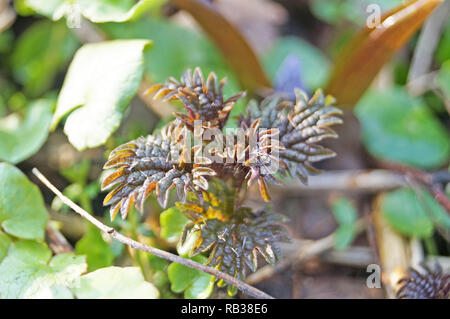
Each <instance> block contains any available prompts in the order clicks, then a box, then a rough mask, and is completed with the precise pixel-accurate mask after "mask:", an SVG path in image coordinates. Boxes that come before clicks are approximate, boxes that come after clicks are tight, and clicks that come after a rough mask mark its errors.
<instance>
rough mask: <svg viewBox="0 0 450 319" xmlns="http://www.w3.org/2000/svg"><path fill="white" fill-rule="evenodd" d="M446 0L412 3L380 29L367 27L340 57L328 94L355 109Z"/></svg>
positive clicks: (391, 15)
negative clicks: (410, 39) (403, 48)
mask: <svg viewBox="0 0 450 319" xmlns="http://www.w3.org/2000/svg"><path fill="white" fill-rule="evenodd" d="M442 2H443V0H411V1H407V2H406V3H404V4H402V5H400V6H398V7H396V8H394V9H393V10H391V11H388V12H387V13H385V14H384V15H383V16H382V17H381V19H380V20H381V21H380V22H381V23H380V25H379V26H378V27H377V28H369V27H367V26H366V27H365V28H364V29H362V30H361V31H360V32H359V33H358V34H357V35H356V36H355V37H354V38H353V39H352V40H351V41H350V43H349V44H348V45H347V46H346V47H345V48H344V49H343V50H342V51H341V53H340V55H339V56H338V57H337V59H336V61H335V64H334V67H333V71H332V73H331V77H330V81H329V83H328V87H327V90H326V91H327V93H328V94H331V95H333V96H334V97H335V98H336V99H337V100H338V103H339V105H349V106H353V105H355V104H356V102H357V101H358V100H359V99H360V97H361V96H362V95H363V94H364V92H365V91H366V89H367V88H368V87H369V86H370V83H371V82H372V80H373V79H374V78H375V76H376V75H377V73H378V72H379V71H380V69H381V68H382V67H383V65H384V64H385V63H386V62H388V61H389V59H390V58H391V56H392V55H393V54H394V53H395V52H396V51H397V50H398V49H400V48H401V47H402V46H403V45H404V44H405V43H406V42H407V41H408V39H409V38H410V37H411V36H412V35H413V34H414V33H415V32H416V31H417V29H419V28H420V26H421V25H422V24H423V22H424V21H425V19H426V18H427V17H428V16H429V15H430V14H431V12H432V11H433V10H434V9H435V8H436V7H437V6H438V5H439V4H441V3H442Z"/></svg>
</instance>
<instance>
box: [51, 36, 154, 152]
mask: <svg viewBox="0 0 450 319" xmlns="http://www.w3.org/2000/svg"><path fill="white" fill-rule="evenodd" d="M150 44H151V42H150V41H147V40H116V41H107V42H101V43H93V44H86V45H84V46H83V47H81V48H80V49H79V50H78V51H77V53H76V55H75V57H74V59H73V61H72V63H71V65H70V68H69V71H68V72H67V75H66V78H65V80H64V85H63V87H62V90H61V93H60V95H59V98H58V104H57V108H56V112H55V115H54V117H53V122H52V128H53V129H54V128H55V127H56V125H57V124H58V122H59V121H60V120H61V119H62V117H63V116H65V115H66V114H69V113H70V114H69V116H68V118H67V120H66V123H65V126H64V132H65V133H66V134H67V136H68V137H69V141H70V142H71V143H72V145H74V146H75V147H76V148H77V149H78V150H83V149H85V148H87V147H96V146H99V145H102V144H103V143H105V142H106V140H107V139H108V137H109V136H110V135H111V134H112V133H113V132H114V131H115V130H116V129H117V128H118V127H119V125H120V122H121V119H122V115H123V112H124V110H125V109H126V107H127V106H128V103H129V102H130V100H131V98H132V97H133V96H134V95H135V94H136V92H137V90H138V87H139V85H140V83H141V80H142V75H143V72H144V55H143V52H144V51H145V50H146V49H147V48H148V47H149V46H150Z"/></svg>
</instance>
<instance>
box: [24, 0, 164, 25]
mask: <svg viewBox="0 0 450 319" xmlns="http://www.w3.org/2000/svg"><path fill="white" fill-rule="evenodd" d="M18 2H19V4H16V8H17V7H18V9H19V10H18V11H19V13H22V14H24V15H27V14H31V13H33V11H34V12H36V13H38V14H41V15H44V16H46V17H48V18H50V19H53V20H59V19H61V18H62V17H64V16H69V15H70V14H71V13H73V12H77V11H78V12H79V13H80V14H81V15H82V16H83V17H84V18H86V19H88V20H90V21H92V22H95V23H99V22H124V21H128V20H131V19H135V18H137V17H139V16H141V15H142V14H143V13H144V12H146V11H147V10H149V9H150V8H153V7H155V6H157V5H161V3H163V2H164V1H163V0H141V1H138V2H136V1H133V0H45V1H42V0H20V1H18Z"/></svg>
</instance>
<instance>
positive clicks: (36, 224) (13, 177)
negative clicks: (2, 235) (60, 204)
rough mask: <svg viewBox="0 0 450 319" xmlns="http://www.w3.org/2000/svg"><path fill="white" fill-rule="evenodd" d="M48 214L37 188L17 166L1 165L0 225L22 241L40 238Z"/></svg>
mask: <svg viewBox="0 0 450 319" xmlns="http://www.w3.org/2000/svg"><path fill="white" fill-rule="evenodd" d="M47 220H48V213H47V210H46V208H45V204H44V200H43V199H42V195H41V193H40V191H39V188H38V187H37V186H36V185H34V184H33V183H31V182H30V181H29V180H28V179H27V177H26V176H25V175H24V174H23V173H22V172H21V171H20V170H19V169H18V168H16V167H14V166H12V165H10V164H7V163H0V226H1V228H2V229H3V231H4V232H6V233H8V234H10V235H13V236H15V237H19V238H24V239H43V238H44V230H45V225H47Z"/></svg>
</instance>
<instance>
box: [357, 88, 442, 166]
mask: <svg viewBox="0 0 450 319" xmlns="http://www.w3.org/2000/svg"><path fill="white" fill-rule="evenodd" d="M356 115H357V116H358V118H359V120H360V122H361V128H362V134H363V143H364V145H365V147H366V148H367V149H368V151H369V152H370V153H371V154H372V155H373V156H375V157H378V158H381V159H384V160H389V161H394V162H400V163H405V164H409V165H414V166H417V167H420V168H433V167H439V166H440V165H442V164H444V163H446V162H447V161H448V160H449V156H450V137H449V134H448V133H447V132H446V130H445V128H444V127H443V126H442V124H441V123H440V122H439V121H438V120H437V119H436V118H435V117H434V116H433V114H432V113H431V112H430V110H429V109H427V107H426V106H425V105H423V103H422V101H421V100H420V99H414V98H411V97H409V96H408V93H407V92H406V91H405V90H404V89H402V88H392V89H390V90H387V91H380V92H368V94H367V95H365V96H364V98H363V99H362V100H361V101H360V103H358V106H357V108H356Z"/></svg>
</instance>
